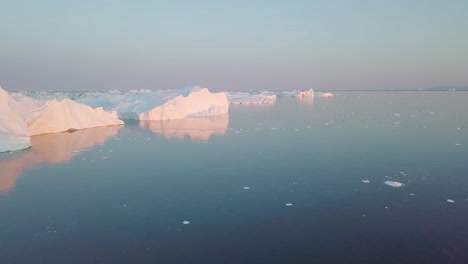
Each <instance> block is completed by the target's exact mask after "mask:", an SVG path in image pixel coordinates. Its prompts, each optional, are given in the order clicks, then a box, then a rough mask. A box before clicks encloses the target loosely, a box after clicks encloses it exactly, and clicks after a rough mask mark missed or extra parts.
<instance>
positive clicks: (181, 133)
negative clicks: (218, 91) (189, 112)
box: [139, 114, 229, 142]
mask: <svg viewBox="0 0 468 264" xmlns="http://www.w3.org/2000/svg"><path fill="white" fill-rule="evenodd" d="M139 124H140V127H142V128H145V129H147V130H149V131H151V132H153V133H155V134H158V135H161V136H163V137H165V138H168V139H180V140H183V139H189V140H191V141H199V142H208V141H209V140H210V138H211V136H213V135H224V134H225V133H226V131H227V129H228V126H229V115H228V114H222V115H217V116H212V117H188V118H183V119H174V120H164V121H144V120H141V121H140V123H139Z"/></svg>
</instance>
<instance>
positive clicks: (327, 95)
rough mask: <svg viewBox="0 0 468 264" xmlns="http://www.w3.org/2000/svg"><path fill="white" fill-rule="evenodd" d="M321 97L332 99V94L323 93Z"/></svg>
mask: <svg viewBox="0 0 468 264" xmlns="http://www.w3.org/2000/svg"><path fill="white" fill-rule="evenodd" d="M321 96H322V97H327V98H332V97H333V94H332V93H323V94H321Z"/></svg>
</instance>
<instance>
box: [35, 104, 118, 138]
mask: <svg viewBox="0 0 468 264" xmlns="http://www.w3.org/2000/svg"><path fill="white" fill-rule="evenodd" d="M45 105H46V107H43V108H42V109H41V110H39V111H40V112H39V114H37V115H35V116H34V117H33V118H27V124H28V131H29V134H30V135H31V136H33V135H39V134H47V133H57V132H64V131H73V130H79V129H84V128H92V127H101V126H110V125H123V124H124V122H123V121H122V120H120V119H119V118H118V116H117V113H115V112H111V113H108V112H106V111H104V109H102V107H98V108H95V109H93V108H91V107H89V106H87V105H84V104H80V103H77V102H74V101H72V100H70V99H63V100H62V101H56V100H50V101H47V102H46V104H45Z"/></svg>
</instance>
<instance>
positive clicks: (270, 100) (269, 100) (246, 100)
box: [227, 92, 276, 104]
mask: <svg viewBox="0 0 468 264" xmlns="http://www.w3.org/2000/svg"><path fill="white" fill-rule="evenodd" d="M227 96H228V100H229V102H230V103H231V104H274V103H275V102H276V94H272V93H268V92H262V93H260V94H253V93H249V92H229V93H228V95H227Z"/></svg>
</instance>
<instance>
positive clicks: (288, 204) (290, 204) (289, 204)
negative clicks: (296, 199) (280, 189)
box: [285, 203, 293, 206]
mask: <svg viewBox="0 0 468 264" xmlns="http://www.w3.org/2000/svg"><path fill="white" fill-rule="evenodd" d="M285 205H286V206H293V204H292V203H287V204H285Z"/></svg>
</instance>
